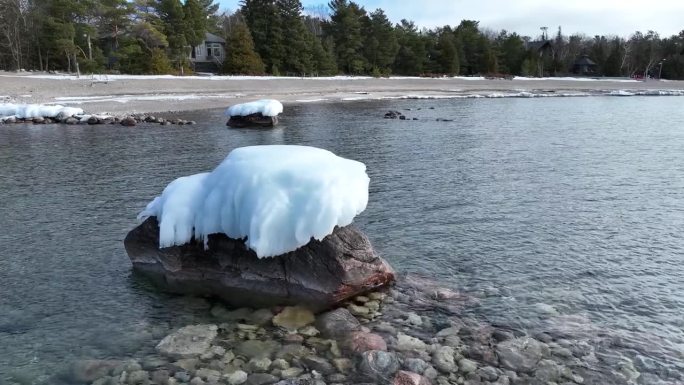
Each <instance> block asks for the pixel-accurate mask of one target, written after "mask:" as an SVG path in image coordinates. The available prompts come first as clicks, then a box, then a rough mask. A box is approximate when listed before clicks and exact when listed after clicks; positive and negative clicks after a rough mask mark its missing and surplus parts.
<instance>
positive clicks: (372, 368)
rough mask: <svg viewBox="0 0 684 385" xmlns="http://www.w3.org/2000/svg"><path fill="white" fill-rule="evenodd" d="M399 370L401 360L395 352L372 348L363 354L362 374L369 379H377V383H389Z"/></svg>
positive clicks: (360, 365)
mask: <svg viewBox="0 0 684 385" xmlns="http://www.w3.org/2000/svg"><path fill="white" fill-rule="evenodd" d="M397 370H399V360H398V358H397V356H396V354H394V353H388V352H384V351H381V350H370V351H367V352H363V353H362V354H361V357H360V361H359V371H360V374H361V375H362V376H363V377H364V378H366V379H368V380H371V381H375V383H376V384H387V383H389V382H390V381H392V379H393V377H394V373H396V372H397Z"/></svg>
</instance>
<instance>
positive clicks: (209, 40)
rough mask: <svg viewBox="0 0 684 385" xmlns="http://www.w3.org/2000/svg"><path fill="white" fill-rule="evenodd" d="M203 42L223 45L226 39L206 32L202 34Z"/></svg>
mask: <svg viewBox="0 0 684 385" xmlns="http://www.w3.org/2000/svg"><path fill="white" fill-rule="evenodd" d="M204 41H206V42H207V43H225V42H226V39H224V38H222V37H221V36H216V35H214V34H213V33H209V32H206V33H205V34H204Z"/></svg>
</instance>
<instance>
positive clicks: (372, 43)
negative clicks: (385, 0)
mask: <svg viewBox="0 0 684 385" xmlns="http://www.w3.org/2000/svg"><path fill="white" fill-rule="evenodd" d="M369 21H370V22H369V25H368V27H369V28H368V31H367V33H366V43H365V44H364V56H365V57H366V60H367V61H368V66H369V69H370V70H371V71H378V72H379V73H380V74H383V75H389V73H390V72H391V66H392V63H393V62H394V59H395V57H396V56H397V52H398V51H399V43H398V42H397V36H396V34H395V32H394V28H393V27H392V23H390V21H389V19H387V16H385V13H384V12H383V11H382V9H377V10H376V11H375V12H373V13H371V14H370V20H369Z"/></svg>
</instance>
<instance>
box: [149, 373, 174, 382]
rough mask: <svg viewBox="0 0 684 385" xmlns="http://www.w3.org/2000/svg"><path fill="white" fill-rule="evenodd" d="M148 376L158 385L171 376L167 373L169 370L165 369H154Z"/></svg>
mask: <svg viewBox="0 0 684 385" xmlns="http://www.w3.org/2000/svg"><path fill="white" fill-rule="evenodd" d="M150 377H151V380H152V382H153V383H155V384H159V385H165V384H167V383H168V382H169V379H170V378H171V376H170V375H169V371H168V370H166V369H159V370H155V371H154V372H152V374H151V376H150Z"/></svg>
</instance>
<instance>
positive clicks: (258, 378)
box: [246, 373, 279, 385]
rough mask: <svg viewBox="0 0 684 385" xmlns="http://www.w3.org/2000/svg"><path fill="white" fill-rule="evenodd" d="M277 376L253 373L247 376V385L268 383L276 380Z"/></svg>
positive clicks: (264, 384) (267, 384)
mask: <svg viewBox="0 0 684 385" xmlns="http://www.w3.org/2000/svg"><path fill="white" fill-rule="evenodd" d="M278 380H279V379H278V377H276V376H274V375H272V374H268V373H253V374H250V375H249V376H247V382H246V384H247V385H269V384H275V383H276V382H278Z"/></svg>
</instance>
